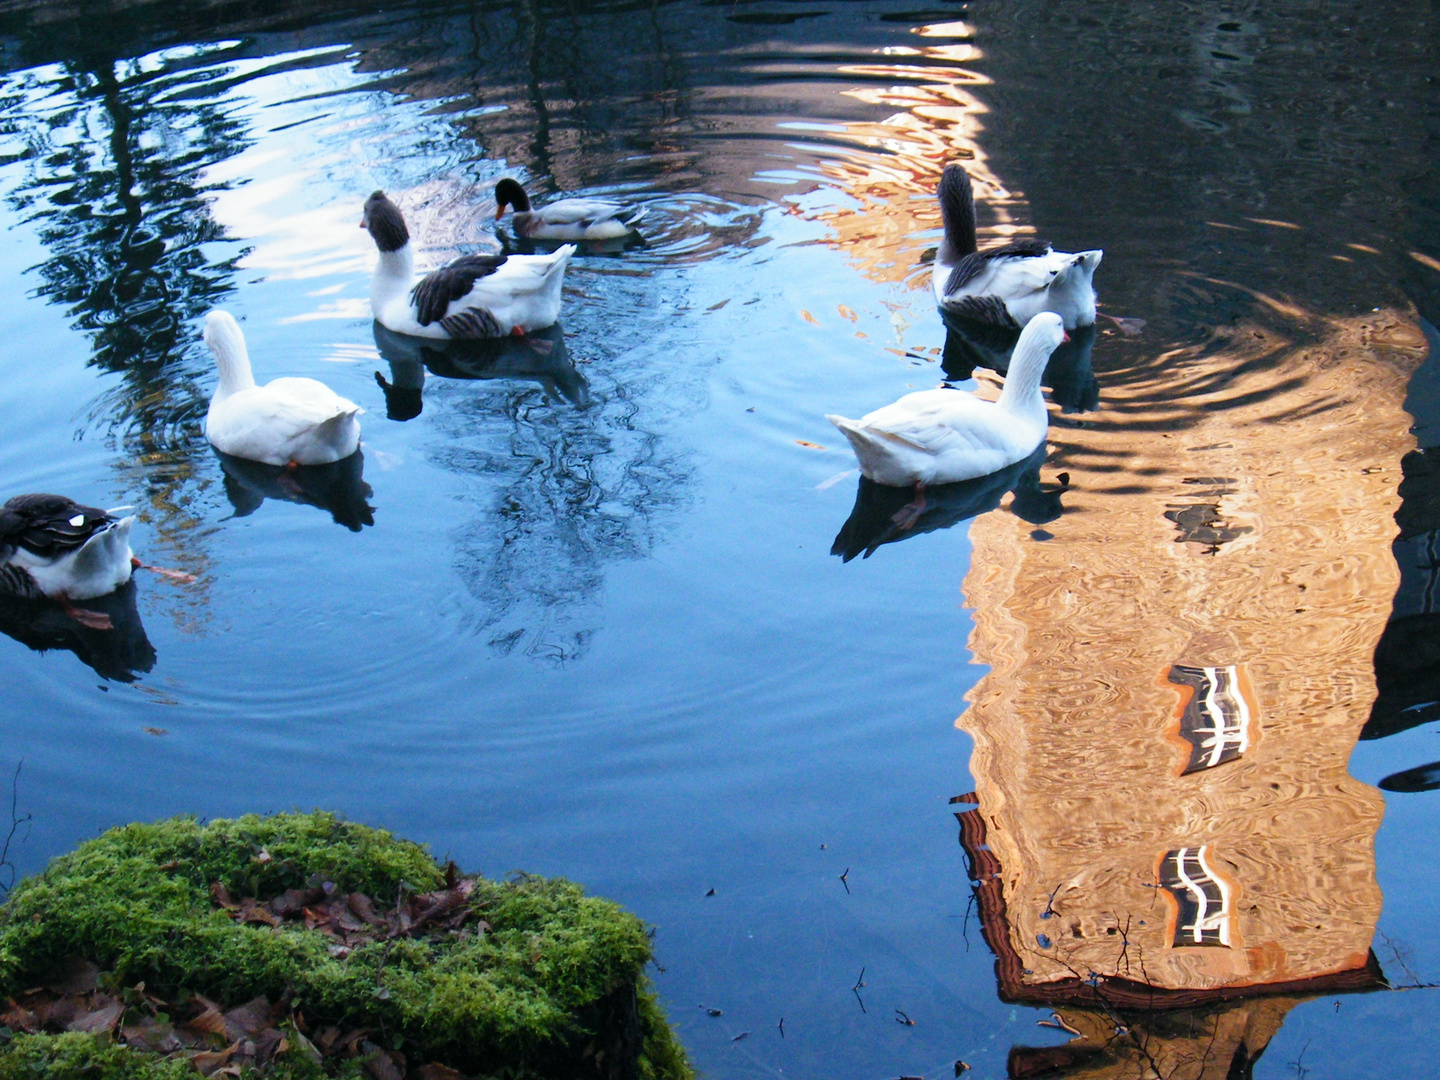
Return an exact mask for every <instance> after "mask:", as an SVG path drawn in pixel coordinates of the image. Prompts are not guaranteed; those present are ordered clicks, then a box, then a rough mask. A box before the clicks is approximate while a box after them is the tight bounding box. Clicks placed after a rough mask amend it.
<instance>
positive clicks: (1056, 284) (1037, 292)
mask: <svg viewBox="0 0 1440 1080" xmlns="http://www.w3.org/2000/svg"><path fill="white" fill-rule="evenodd" d="M938 195H939V197H940V216H941V218H943V219H944V222H945V238H944V239H943V240H941V241H940V247H939V250H937V251H936V253H935V266H934V269H933V270H932V272H931V273H932V282H933V285H934V289H935V302H936V303H937V304H939V305H940V306H941V307H942V308H944V309H946V310H947V311H953V312H954V313H955V314H957V315H961V316H963V317H965V318H967V319H974V320H975V321H977V322H983V323H993V324H995V325H997V326H1005V327H1009V328H1010V329H1012V330H1018V329H1019V328H1020V327H1022V326H1025V325H1026V324H1027V323H1029V322H1030V320H1031V319H1032V318H1034V317H1035V316H1036V315H1038V314H1039V313H1040V312H1042V311H1053V312H1055V314H1057V315H1059V316H1060V317H1061V319H1063V320H1064V322H1065V328H1066V329H1067V330H1073V329H1075V328H1076V327H1077V326H1090V325H1091V324H1092V323H1094V322H1095V287H1094V285H1093V284H1092V283H1091V281H1092V279H1093V277H1094V275H1095V268H1096V267H1097V266H1099V265H1100V259H1101V258H1102V257H1103V256H1104V254H1105V253H1104V252H1103V251H1100V250H1098V249H1097V250H1095V251H1081V252H1078V253H1076V254H1071V253H1069V252H1065V251H1055V250H1054V249H1052V248H1051V247H1050V244H1049V243H1048V242H1047V241H1044V240H1037V239H1034V238H1023V239H1020V240H1013V241H1011V242H1010V243H1008V244H1005V245H1004V246H1003V247H998V248H991V249H990V250H989V251H978V250H977V247H976V242H975V193H974V191H973V190H972V188H971V186H970V175H969V174H968V173H967V172H966V171H965V170H964V169H963V168H961V167H960V166H959V165H947V166H945V171H944V172H943V173H942V174H941V176H940V188H939V191H938Z"/></svg>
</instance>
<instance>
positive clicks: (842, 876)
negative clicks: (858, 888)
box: [840, 866, 850, 896]
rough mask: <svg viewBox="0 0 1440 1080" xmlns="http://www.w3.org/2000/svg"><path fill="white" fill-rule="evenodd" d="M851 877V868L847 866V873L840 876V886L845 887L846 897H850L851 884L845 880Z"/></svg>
mask: <svg viewBox="0 0 1440 1080" xmlns="http://www.w3.org/2000/svg"><path fill="white" fill-rule="evenodd" d="M849 876H850V868H849V867H848V866H847V867H845V872H844V873H843V874H841V875H840V884H841V885H844V886H845V895H846V896H849V895H850V882H848V881H846V880H845V879H846V878H848V877H849Z"/></svg>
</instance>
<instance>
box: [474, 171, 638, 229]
mask: <svg viewBox="0 0 1440 1080" xmlns="http://www.w3.org/2000/svg"><path fill="white" fill-rule="evenodd" d="M507 206H513V207H514V208H515V216H514V218H513V219H512V221H513V225H514V229H515V235H516V236H524V237H528V238H529V239H531V240H618V239H620V238H621V237H624V236H629V235H630V234H631V233H632V232H634V231H635V225H636V223H637V222H639V220H640V219H641V218H643V217H644V216H645V208H644V207H643V206H626V205H624V204H622V203H617V202H611V201H610V200H609V199H556V200H555V201H554V202H550V203H546V204H545V205H544V206H542V207H540V208H539V209H538V210H535V209H532V208H531V206H530V196H529V195H527V194H525V189H524V188H523V187H521V186H520V184H519V182H518V181H516V180H512V179H510V177H508V176H507V177H505V178H504V179H503V180H501V181H499V182H498V183H497V184H496V185H495V220H496V221H499V220H500V219H501V218H502V217H504V216H505V208H506V207H507Z"/></svg>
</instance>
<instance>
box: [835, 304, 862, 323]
mask: <svg viewBox="0 0 1440 1080" xmlns="http://www.w3.org/2000/svg"><path fill="white" fill-rule="evenodd" d="M837 310H838V311H839V312H840V317H841V318H842V319H849V320H850V321H851V322H854V321H855V320H856V319H858V318H860V316H859V315H856V314H855V312H853V311H852V310H850V309H849V308H848V307H846V306H845V305H844V304H841V305H840V307H839V308H838V309H837Z"/></svg>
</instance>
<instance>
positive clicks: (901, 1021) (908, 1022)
mask: <svg viewBox="0 0 1440 1080" xmlns="http://www.w3.org/2000/svg"><path fill="white" fill-rule="evenodd" d="M895 1011H896V1012H897V1013H900V1015H899V1016H897V1017H895V1022H896V1023H897V1024H904V1025H905V1026H906V1027H914V1026H915V1021H914V1020H911V1019H910V1017H908V1016H906V1015H905V1014H904V1013H903V1012H901V1011H900V1010H899V1009H896V1010H895Z"/></svg>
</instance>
